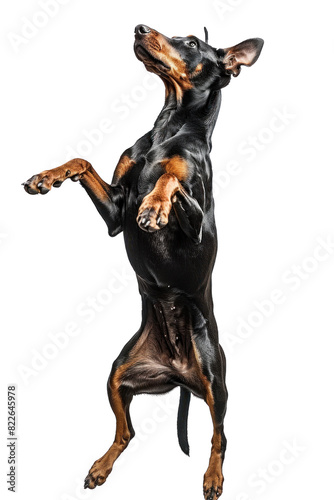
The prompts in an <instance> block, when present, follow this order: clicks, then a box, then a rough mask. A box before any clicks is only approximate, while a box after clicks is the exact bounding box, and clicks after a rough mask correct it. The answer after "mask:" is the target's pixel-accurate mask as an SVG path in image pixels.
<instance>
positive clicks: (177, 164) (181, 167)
mask: <svg viewBox="0 0 334 500" xmlns="http://www.w3.org/2000/svg"><path fill="white" fill-rule="evenodd" d="M161 165H162V166H163V167H164V168H165V170H166V172H167V174H173V175H175V176H176V177H177V179H178V180H179V181H185V180H186V179H187V176H188V164H187V161H186V160H185V159H184V158H182V157H181V156H179V155H175V156H172V157H171V158H166V159H165V160H162V162H161Z"/></svg>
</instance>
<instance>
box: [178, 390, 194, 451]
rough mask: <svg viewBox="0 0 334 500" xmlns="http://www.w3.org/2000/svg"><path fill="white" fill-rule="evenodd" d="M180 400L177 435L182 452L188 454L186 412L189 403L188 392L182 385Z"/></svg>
mask: <svg viewBox="0 0 334 500" xmlns="http://www.w3.org/2000/svg"><path fill="white" fill-rule="evenodd" d="M180 389H181V390H180V402H179V410H178V413H177V437H178V440H179V445H180V447H181V450H182V451H183V453H185V454H186V455H188V456H189V443H188V412H189V403H190V395H191V394H190V392H189V391H188V389H185V388H184V387H181V388H180Z"/></svg>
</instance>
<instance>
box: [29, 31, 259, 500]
mask: <svg viewBox="0 0 334 500" xmlns="http://www.w3.org/2000/svg"><path fill="white" fill-rule="evenodd" d="M262 46H263V40H262V39H260V38H254V39H249V40H246V41H244V42H242V43H239V44H238V45H235V46H233V47H229V48H227V49H216V48H213V47H211V46H210V45H209V44H208V36H207V30H206V29H205V41H202V40H200V39H198V38H197V37H196V36H192V35H189V36H187V37H173V38H168V37H166V36H164V35H162V34H161V33H159V32H158V31H156V30H154V29H152V28H150V27H148V26H146V25H144V24H141V25H138V26H137V27H136V28H135V43H134V52H135V55H136V57H137V58H138V59H139V61H141V62H142V63H144V65H145V67H146V69H147V70H148V71H150V72H152V73H155V74H156V75H158V76H159V77H160V78H161V80H162V81H163V83H164V85H165V96H166V97H165V103H164V106H163V108H162V110H161V112H160V113H159V115H158V117H157V119H156V121H155V123H154V126H153V129H152V130H151V131H150V132H148V133H147V134H145V135H144V136H143V137H141V138H140V139H138V140H137V142H136V143H135V144H134V145H133V146H132V147H130V148H129V149H127V150H126V151H125V152H124V153H123V154H122V155H121V157H120V160H119V162H118V164H117V166H116V169H115V172H114V175H113V178H112V182H111V184H108V183H106V182H105V181H104V180H102V179H101V177H100V176H99V175H98V174H97V173H96V171H95V170H94V169H93V167H92V165H91V164H90V163H89V162H88V161H86V160H83V159H74V160H71V161H69V162H67V163H65V164H64V165H62V166H60V167H57V168H54V169H52V170H46V171H43V172H42V173H40V174H38V175H34V176H33V177H31V178H30V179H29V180H28V181H26V182H25V183H24V189H25V190H26V191H27V192H28V193H29V194H38V193H40V194H43V195H44V194H46V193H48V192H49V191H50V189H51V188H52V187H57V188H59V187H60V186H61V184H62V183H63V182H64V181H65V180H66V179H71V180H72V181H79V183H80V184H81V185H82V186H83V188H84V189H85V190H86V192H87V194H88V195H89V197H90V198H91V200H92V201H93V203H94V205H95V207H96V208H97V210H98V212H99V213H100V215H101V216H102V218H103V219H104V221H105V222H106V224H107V226H108V232H109V235H110V236H116V235H117V234H119V233H120V232H123V234H124V241H125V246H126V250H127V254H128V257H129V260H130V263H131V265H132V267H133V269H134V271H135V273H136V276H137V280H138V287H139V292H140V295H141V298H142V323H141V326H140V328H139V330H138V332H137V333H136V334H135V335H134V336H133V337H132V338H131V340H130V341H129V342H128V343H127V344H126V345H125V347H124V348H123V349H122V351H121V353H120V355H119V356H118V357H117V359H116V360H115V361H114V363H113V366H112V370H111V373H110V376H109V379H108V383H107V389H108V396H109V401H110V405H111V408H112V410H113V412H114V414H115V417H116V435H115V440H114V442H113V444H112V445H111V447H110V448H109V450H108V451H107V452H106V453H105V455H104V456H103V457H102V458H100V459H99V460H97V461H96V462H95V463H94V464H93V466H92V467H91V469H90V470H89V473H88V475H87V477H86V479H85V483H84V486H85V488H90V489H93V488H95V487H96V486H100V485H102V484H103V483H104V482H105V481H106V479H107V477H108V475H109V474H110V472H111V470H112V467H113V464H114V462H115V460H116V459H117V458H118V457H119V455H120V454H121V453H122V452H123V451H124V450H125V448H126V447H127V446H128V444H129V442H130V440H131V439H132V438H133V437H134V435H135V431H134V429H133V426H132V423H131V419H130V411H129V410H130V404H131V400H132V398H133V396H134V395H136V394H143V393H146V394H163V393H166V392H168V391H171V390H172V389H174V388H175V387H177V386H178V387H180V402H179V410H178V418H177V433H178V440H179V444H180V447H181V449H182V450H183V452H184V453H186V454H188V455H189V444H188V437H187V418H188V409H189V402H190V395H191V393H192V394H194V395H195V396H197V397H199V398H202V399H204V401H205V402H206V403H207V405H208V407H209V409H210V413H211V417H212V422H213V437H212V448H211V455H210V459H209V466H208V469H207V471H206V473H205V475H204V483H203V491H204V497H205V499H206V500H216V499H217V498H218V497H219V496H220V495H221V493H222V487H223V480H224V478H223V473H222V466H223V461H224V456H225V449H226V438H225V434H224V417H225V412H226V403H227V389H226V384H225V372H226V361H225V356H224V352H223V350H222V348H221V346H220V345H219V339H218V329H217V324H216V321H215V317H214V313H213V300H212V293H211V283H212V280H211V275H212V270H213V266H214V263H215V258H216V253H217V234H216V226H215V218H214V201H213V195H212V166H211V162H210V156H209V154H210V151H211V136H212V132H213V129H214V126H215V123H216V120H217V117H218V113H219V108H220V103H221V89H222V88H224V87H226V85H228V84H229V83H230V80H231V76H232V75H233V76H234V77H236V76H238V75H239V73H240V68H241V66H242V65H245V66H251V65H252V64H254V63H255V61H256V60H257V59H258V57H259V55H260V52H261V50H262Z"/></svg>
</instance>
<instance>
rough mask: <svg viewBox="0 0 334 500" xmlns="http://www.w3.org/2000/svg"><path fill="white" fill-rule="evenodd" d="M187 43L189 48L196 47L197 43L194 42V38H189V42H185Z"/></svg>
mask: <svg viewBox="0 0 334 500" xmlns="http://www.w3.org/2000/svg"><path fill="white" fill-rule="evenodd" d="M187 45H189V47H191V48H195V47H197V43H196V42H195V40H191V41H190V42H188V43H187Z"/></svg>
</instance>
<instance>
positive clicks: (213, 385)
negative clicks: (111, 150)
mask: <svg viewBox="0 0 334 500" xmlns="http://www.w3.org/2000/svg"><path fill="white" fill-rule="evenodd" d="M206 389H207V393H206V403H207V404H208V406H209V408H210V413H211V417H212V422H213V437H212V440H211V443H212V447H211V455H210V460H209V466H208V469H207V471H206V473H205V474H204V483H203V493H204V498H205V500H216V499H217V498H218V497H219V496H220V495H221V494H222V490H223V481H224V477H223V473H222V467H223V461H224V456H225V450H226V437H225V434H224V417H225V413H226V400H227V392H226V388H225V383H224V382H223V381H222V379H221V378H220V377H214V378H213V380H212V381H211V382H209V383H208V384H207V387H206Z"/></svg>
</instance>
